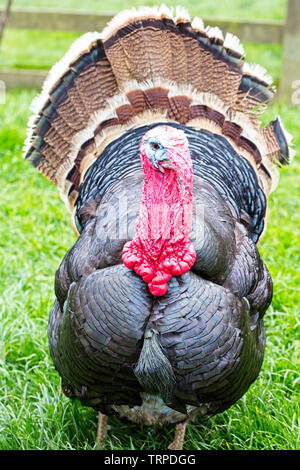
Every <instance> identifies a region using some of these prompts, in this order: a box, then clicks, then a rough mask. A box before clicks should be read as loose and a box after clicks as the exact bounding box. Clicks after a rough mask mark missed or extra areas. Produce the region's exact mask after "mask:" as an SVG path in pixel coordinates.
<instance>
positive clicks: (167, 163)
mask: <svg viewBox="0 0 300 470" xmlns="http://www.w3.org/2000/svg"><path fill="white" fill-rule="evenodd" d="M157 163H158V168H159V170H160V171H161V172H162V173H165V170H176V168H175V166H174V165H173V163H172V162H171V160H170V159H169V158H168V157H163V158H162V159H158V160H157Z"/></svg>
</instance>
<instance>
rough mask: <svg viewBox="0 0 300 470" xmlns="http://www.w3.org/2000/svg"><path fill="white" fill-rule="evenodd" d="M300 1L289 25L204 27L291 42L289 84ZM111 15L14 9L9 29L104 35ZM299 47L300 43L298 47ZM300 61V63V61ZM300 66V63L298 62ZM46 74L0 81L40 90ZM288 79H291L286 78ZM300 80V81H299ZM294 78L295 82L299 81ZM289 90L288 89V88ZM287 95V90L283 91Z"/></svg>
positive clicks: (1, 74)
mask: <svg viewBox="0 0 300 470" xmlns="http://www.w3.org/2000/svg"><path fill="white" fill-rule="evenodd" d="M299 6H300V1H298V0H288V10H287V13H288V14H287V23H285V22H283V21H250V20H249V21H236V20H230V19H227V20H222V19H218V18H212V17H204V18H203V20H204V23H205V24H210V25H214V26H219V27H220V28H221V29H222V30H223V32H224V33H226V32H227V31H230V32H231V33H233V34H235V35H236V36H238V37H239V38H240V40H241V41H243V42H256V43H266V44H270V43H274V44H283V45H284V48H285V46H286V44H287V38H289V42H288V44H289V45H288V50H287V51H286V50H284V63H283V67H282V83H284V84H285V83H290V82H291V79H292V78H294V77H291V76H290V75H287V74H288V72H287V70H288V69H290V68H291V67H290V66H289V67H287V70H286V69H285V62H286V63H288V64H289V63H290V59H291V57H290V56H291V55H292V60H293V61H295V59H296V60H297V57H298V59H299V56H300V47H298V48H297V50H295V48H293V51H292V49H291V46H290V44H291V37H290V31H289V29H288V26H289V24H293V25H294V24H295V21H296V22H298V23H297V25H298V26H297V28H295V27H294V31H295V32H294V34H297V35H299V34H298V31H300V24H299V23H300V18H299V11H300V8H299ZM2 13H3V8H2V9H1V8H0V15H1V14H2ZM112 16H113V14H112V13H98V12H91V11H88V12H84V11H80V12H74V11H72V12H70V11H66V10H60V11H57V10H51V9H33V8H26V9H13V10H12V11H11V12H10V15H9V18H8V22H7V27H9V28H17V29H37V30H44V31H49V30H50V31H75V32H76V31H77V32H86V31H101V30H102V29H103V28H104V26H105V25H106V24H107V22H108V21H109V20H110V19H111V18H112ZM299 45H300V43H299ZM299 60H300V59H299ZM297 63H299V62H298V61H297ZM45 74H46V72H44V71H40V70H39V71H35V70H30V71H29V70H21V69H14V70H13V69H9V70H3V69H2V70H1V69H0V80H4V81H5V82H6V86H7V88H15V87H17V86H37V87H39V86H40V85H41V84H42V82H43V80H44V77H45ZM287 76H288V78H287ZM296 78H300V77H296ZM296 78H295V79H296ZM285 88H286V86H285ZM284 91H286V90H284Z"/></svg>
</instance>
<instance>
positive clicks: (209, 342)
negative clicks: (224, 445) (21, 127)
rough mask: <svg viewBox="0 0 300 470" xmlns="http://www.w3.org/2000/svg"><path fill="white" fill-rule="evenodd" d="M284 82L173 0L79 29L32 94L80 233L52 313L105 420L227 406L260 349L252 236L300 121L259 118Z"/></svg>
mask: <svg viewBox="0 0 300 470" xmlns="http://www.w3.org/2000/svg"><path fill="white" fill-rule="evenodd" d="M274 91H275V90H274V88H273V87H272V86H271V79H270V77H269V76H268V75H267V74H266V71H265V70H264V69H263V68H262V67H260V66H258V65H250V64H248V63H247V62H245V60H244V52H243V48H242V46H241V44H240V42H239V40H238V39H237V38H236V37H235V36H233V35H232V34H230V33H227V34H226V36H225V38H224V37H223V34H222V32H221V31H220V30H219V29H218V28H216V27H209V26H207V27H204V25H203V22H202V20H201V19H199V18H194V19H193V21H191V19H190V17H189V14H188V13H187V12H186V11H185V10H184V9H182V8H180V7H178V8H177V9H176V11H175V13H173V10H171V9H168V8H167V7H165V6H161V7H154V8H146V7H142V8H140V9H138V10H136V9H132V10H129V11H123V12H121V13H120V14H118V15H117V16H116V17H114V18H113V20H112V21H111V22H110V23H109V24H108V25H107V27H106V28H105V29H104V31H103V32H102V33H98V32H94V33H87V34H85V35H83V36H82V37H80V38H79V39H78V40H77V41H76V42H75V43H74V44H73V45H72V46H71V48H70V50H69V51H68V52H67V53H66V55H65V56H64V57H63V59H62V60H61V61H60V62H58V63H57V64H56V65H55V66H54V67H53V68H52V70H51V72H50V74H49V76H48V78H47V79H46V81H45V83H44V85H43V89H42V92H41V94H40V95H39V96H38V97H37V98H35V100H34V101H33V103H32V111H33V115H32V117H31V118H30V121H29V126H28V137H27V139H26V142H25V147H24V156H25V158H26V159H28V160H29V161H30V162H31V163H32V164H33V165H34V166H35V167H36V168H37V169H38V170H39V171H40V172H41V173H42V174H43V175H45V176H46V177H47V178H48V179H49V180H51V181H52V182H53V183H55V184H56V185H57V186H58V188H59V191H60V194H61V197H62V199H63V201H64V202H65V203H66V206H67V208H68V209H69V211H70V212H71V219H72V225H73V228H74V230H75V232H76V234H77V235H78V238H77V241H76V243H75V244H74V246H73V247H72V248H70V249H69V251H68V252H67V253H66V255H65V257H64V259H63V260H62V262H61V265H60V266H59V268H58V270H57V272H56V276H55V295H56V300H55V303H54V306H53V308H52V310H51V313H50V317H49V326H48V337H49V347H50V354H51V357H52V359H53V363H54V366H55V368H56V369H57V371H58V373H59V375H60V377H61V384H62V390H63V392H64V393H65V394H66V395H67V396H68V397H70V398H76V399H79V400H80V402H81V403H82V404H83V405H86V406H89V407H92V408H93V409H95V410H96V411H98V412H99V424H98V440H99V442H101V443H102V444H103V443H104V439H105V435H106V427H107V419H108V417H109V416H110V415H116V416H118V417H119V418H120V419H127V420H130V421H133V422H136V423H140V424H144V425H149V426H156V425H166V424H172V425H174V426H176V427H175V436H174V442H173V443H172V444H171V445H170V449H182V446H183V443H184V432H185V428H186V423H187V422H189V421H193V420H195V419H196V418H197V417H198V416H200V415H205V414H210V415H214V414H216V413H221V412H222V411H224V410H226V409H227V408H229V407H230V406H231V405H233V404H234V403H235V402H236V401H237V400H238V399H239V398H240V397H242V396H243V394H245V392H246V391H247V390H248V388H249V386H250V385H251V383H253V381H254V380H255V379H256V378H257V376H258V374H259V372H260V369H261V366H262V362H263V356H264V349H265V329H264V326H263V316H264V313H265V311H266V309H267V308H268V306H269V305H270V302H271V299H272V280H271V277H270V274H269V272H268V269H267V267H266V266H265V264H264V263H263V261H262V260H261V258H260V255H259V252H258V249H257V246H258V244H259V242H260V240H261V239H262V237H263V234H264V232H265V228H266V218H267V200H268V196H269V194H270V193H271V191H273V190H274V189H275V187H276V184H277V182H278V167H279V166H280V165H285V164H288V163H290V161H291V160H292V157H293V150H292V149H291V148H290V143H291V136H290V135H289V134H288V133H287V132H286V131H285V130H284V128H283V125H282V124H281V121H280V119H279V117H276V118H275V119H274V120H273V121H272V122H270V123H269V124H268V125H266V126H265V127H262V126H261V122H260V115H261V113H262V112H263V111H264V110H265V109H266V106H267V105H268V103H269V101H270V100H271V99H272V97H273V95H274Z"/></svg>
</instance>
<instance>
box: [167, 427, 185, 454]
mask: <svg viewBox="0 0 300 470" xmlns="http://www.w3.org/2000/svg"><path fill="white" fill-rule="evenodd" d="M185 430H186V421H185V422H184V423H179V424H177V425H176V427H175V436H174V441H173V442H172V443H171V444H170V445H169V447H168V449H170V450H182V446H183V442H184V435H185Z"/></svg>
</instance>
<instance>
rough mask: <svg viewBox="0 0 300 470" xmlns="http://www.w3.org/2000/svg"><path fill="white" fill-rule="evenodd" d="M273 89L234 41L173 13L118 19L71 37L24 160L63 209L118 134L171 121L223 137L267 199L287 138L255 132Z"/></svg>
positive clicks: (275, 130)
mask: <svg viewBox="0 0 300 470" xmlns="http://www.w3.org/2000/svg"><path fill="white" fill-rule="evenodd" d="M274 92H275V90H274V88H272V87H271V79H270V77H269V76H267V75H266V73H265V70H264V69H263V68H262V67H260V66H258V65H254V66H251V65H249V64H247V63H246V62H245V61H244V52H243V48H242V46H241V44H240V42H239V40H238V38H236V37H235V36H233V35H232V34H230V33H227V34H226V36H225V39H224V38H223V34H222V32H221V31H220V30H219V29H218V28H212V27H209V26H207V27H206V28H205V27H204V25H203V22H202V20H201V19H199V18H195V19H194V20H193V21H192V22H191V20H190V17H189V15H188V13H187V12H186V11H185V10H184V9H182V8H180V7H178V8H177V9H176V16H173V14H172V11H171V10H170V9H168V8H167V7H165V6H162V7H160V8H148V7H142V8H140V9H138V10H136V9H132V10H129V11H126V12H122V13H121V14H119V15H117V16H116V17H115V18H114V19H113V20H112V21H111V23H110V24H109V25H108V26H107V27H106V28H105V29H104V31H103V32H102V33H97V32H95V33H87V34H85V35H83V36H82V37H80V38H79V39H78V40H77V41H76V42H75V43H74V44H73V45H72V47H71V48H70V50H69V51H68V52H67V54H66V55H65V56H64V58H63V59H62V60H61V61H60V62H58V63H57V64H56V65H55V66H54V67H53V68H52V70H51V72H50V74H49V76H48V78H47V79H46V81H45V83H44V86H43V90H42V92H41V94H40V96H38V97H37V98H36V99H35V100H34V101H33V103H32V107H31V109H32V111H33V113H34V115H33V116H32V117H31V119H30V122H29V130H28V138H27V140H26V142H25V147H24V155H25V158H27V159H29V160H31V162H32V163H33V164H34V165H35V166H36V167H37V168H38V169H39V170H40V171H41V172H42V173H43V174H44V175H45V176H46V177H47V178H48V179H50V180H51V181H53V182H54V183H55V184H56V185H57V186H58V187H59V189H60V192H61V196H62V198H63V200H64V201H65V202H66V204H67V207H68V208H69V210H70V211H73V209H74V203H75V201H76V197H77V195H78V190H79V187H80V184H81V183H82V181H83V179H84V175H85V173H86V171H87V169H88V168H89V166H90V165H91V164H92V163H93V162H94V161H95V159H97V158H101V152H102V151H103V149H104V148H105V147H106V146H107V145H108V144H109V143H110V142H111V141H112V140H114V139H117V138H118V136H120V135H121V134H122V133H124V132H125V131H127V130H129V129H132V128H135V127H138V126H141V125H144V124H146V123H152V122H156V121H159V122H170V121H171V122H172V121H177V122H180V123H182V124H185V125H188V126H190V127H192V128H195V129H208V130H212V131H213V132H215V133H218V134H221V135H223V136H225V137H226V138H227V139H228V140H229V142H230V143H231V144H232V145H233V147H234V148H235V149H236V150H237V151H238V153H239V154H240V155H242V156H244V157H246V158H247V159H248V160H249V161H250V162H251V163H252V165H253V167H254V168H255V170H256V172H257V174H258V176H259V182H260V184H261V187H262V188H263V190H264V192H265V194H266V196H268V195H269V193H270V192H271V191H272V190H273V189H274V188H275V187H276V184H277V181H278V175H277V165H278V164H286V163H289V162H290V161H291V159H292V157H293V150H291V149H290V148H289V144H290V141H291V137H290V136H289V134H288V133H287V132H286V131H285V130H284V128H283V126H282V124H281V122H280V120H279V118H276V119H275V120H274V121H272V122H271V123H270V124H268V125H267V126H266V127H264V128H261V122H260V118H259V117H260V114H261V113H262V112H263V110H264V109H265V107H266V105H267V104H268V102H269V101H270V100H271V99H272V97H273V94H274Z"/></svg>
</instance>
